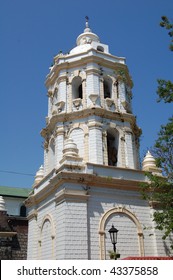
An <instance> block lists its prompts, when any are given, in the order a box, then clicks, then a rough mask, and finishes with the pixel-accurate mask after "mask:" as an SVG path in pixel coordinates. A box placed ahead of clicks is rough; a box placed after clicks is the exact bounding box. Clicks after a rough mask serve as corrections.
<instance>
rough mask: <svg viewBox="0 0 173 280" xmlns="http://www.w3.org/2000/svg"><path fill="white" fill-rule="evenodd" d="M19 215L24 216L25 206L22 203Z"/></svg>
mask: <svg viewBox="0 0 173 280" xmlns="http://www.w3.org/2000/svg"><path fill="white" fill-rule="evenodd" d="M20 216H21V217H26V207H25V205H22V206H21V207H20Z"/></svg>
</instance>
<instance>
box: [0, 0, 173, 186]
mask: <svg viewBox="0 0 173 280" xmlns="http://www.w3.org/2000/svg"><path fill="white" fill-rule="evenodd" d="M86 15H87V16H89V19H90V20H89V23H90V27H91V29H92V31H93V32H94V33H96V34H97V35H98V36H99V37H100V39H101V42H102V43H105V44H108V45H109V49H110V52H111V53H112V54H113V55H117V56H123V57H126V63H127V66H128V68H129V71H130V74H131V76H132V79H133V82H134V88H133V95H134V97H133V112H134V114H135V115H136V116H137V123H138V125H139V126H140V127H141V128H142V130H143V134H142V136H141V149H140V150H141V152H140V155H141V158H143V156H144V154H145V153H146V151H147V149H149V148H150V147H151V146H152V145H153V144H154V141H155V139H156V138H157V133H158V131H159V128H160V125H161V124H165V123H166V122H167V120H168V118H169V116H171V114H172V111H173V106H172V104H167V105H166V104H164V103H157V102H156V99H157V95H156V89H157V79H158V78H163V79H170V80H173V77H172V73H173V72H172V66H173V63H172V60H173V54H172V53H171V52H170V51H169V49H168V45H169V36H168V35H167V32H166V30H164V29H163V28H161V27H159V22H160V18H161V16H162V15H166V16H167V17H169V18H170V19H172V20H173V18H172V15H173V1H172V0H164V1H163V0H145V1H139V0H121V1H118V0H107V1H104V0H87V1H79V0H73V1H70V0H69V1H68V0H66V1H59V0H27V1H26V0H13V1H11V0H4V1H3V0H0V41H1V43H0V84H1V86H0V90H1V99H0V100H1V109H0V120H1V137H0V185H1V186H14V187H31V186H32V184H33V181H34V177H33V176H30V175H19V174H15V173H7V172H2V171H10V172H16V173H24V174H33V175H34V174H35V172H36V171H37V170H38V168H39V166H40V165H41V164H42V163H43V148H42V142H43V139H42V138H41V136H40V131H41V129H42V128H43V127H45V117H46V115H47V96H46V88H45V85H44V81H45V77H46V75H47V74H48V72H49V67H50V65H51V63H52V61H53V56H55V55H56V54H57V53H58V52H59V51H60V50H62V51H63V53H66V52H68V51H69V50H70V49H72V48H73V47H74V46H75V42H76V38H77V36H78V35H79V34H80V33H82V32H83V29H84V25H85V16H86Z"/></svg>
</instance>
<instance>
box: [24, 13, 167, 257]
mask: <svg viewBox="0 0 173 280" xmlns="http://www.w3.org/2000/svg"><path fill="white" fill-rule="evenodd" d="M45 84H46V88H47V95H48V115H47V117H46V125H45V128H43V129H42V131H41V135H42V137H43V138H44V163H43V165H41V167H40V169H39V170H38V171H37V173H36V176H35V182H34V184H33V191H32V193H31V194H30V196H29V198H28V199H27V201H26V206H27V207H28V208H29V209H28V212H29V215H28V220H29V235H28V259H85V260H86V259H108V258H109V255H108V252H109V251H110V250H111V249H112V247H111V244H110V240H109V237H108V235H109V234H108V233H109V229H110V227H111V226H112V224H114V225H115V227H116V229H118V243H117V248H118V250H119V252H120V253H121V258H125V257H128V256H144V255H148V256H152V255H157V254H158V252H159V254H160V255H164V248H165V247H164V245H163V246H162V245H160V244H161V243H159V242H160V241H159V242H157V240H160V239H159V235H158V233H157V232H155V233H154V234H151V232H150V229H151V228H154V224H153V219H152V215H153V213H154V210H153V209H152V208H151V207H149V205H148V204H147V202H146V201H144V200H142V198H141V193H140V191H141V188H140V183H141V182H146V181H147V178H146V176H145V172H144V171H145V170H148V171H151V172H157V173H158V172H159V171H158V170H157V168H156V166H155V164H154V159H153V158H152V156H151V154H149V153H148V155H147V156H146V157H145V159H144V163H143V170H141V169H140V166H139V137H140V134H141V129H140V128H138V126H137V124H136V118H135V116H134V115H133V110H132V87H133V82H132V79H131V77H130V74H129V71H128V67H127V65H126V62H125V58H123V57H118V56H115V55H112V54H111V53H110V52H109V46H108V45H106V44H103V43H101V41H100V38H99V37H98V35H96V34H95V33H93V32H92V31H91V28H90V26H89V22H88V17H86V22H85V29H84V32H83V33H82V34H80V35H79V36H78V37H77V39H76V47H74V48H73V49H71V50H70V52H69V53H67V54H63V53H62V52H60V53H59V54H58V55H56V56H55V57H54V63H53V65H52V66H51V67H50V72H49V74H48V75H47V77H46V82H45ZM143 225H146V230H145V231H143ZM144 235H145V238H144ZM156 236H157V238H156ZM127 237H128V238H127ZM159 250H160V251H159Z"/></svg>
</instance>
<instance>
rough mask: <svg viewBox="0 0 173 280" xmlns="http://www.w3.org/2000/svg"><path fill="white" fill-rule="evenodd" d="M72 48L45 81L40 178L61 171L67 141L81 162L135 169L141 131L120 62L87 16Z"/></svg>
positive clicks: (58, 58) (128, 79)
mask: <svg viewBox="0 0 173 280" xmlns="http://www.w3.org/2000/svg"><path fill="white" fill-rule="evenodd" d="M76 44H77V46H76V47H75V48H73V49H72V50H71V51H70V52H69V53H68V54H62V53H60V54H58V55H57V56H55V57H54V65H53V66H52V67H51V68H50V73H49V74H48V76H47V78H46V87H47V89H48V99H49V105H48V116H47V118H46V122H47V124H46V128H44V129H43V130H42V133H41V134H42V136H43V137H44V139H45V144H44V150H45V157H44V172H45V175H47V174H48V173H49V172H51V171H52V170H53V169H57V168H59V167H60V165H61V164H60V162H61V160H62V157H63V147H64V144H65V141H66V139H68V138H69V137H70V138H72V139H73V141H74V143H75V144H76V145H77V148H78V150H79V156H80V157H81V158H83V162H84V163H86V162H90V163H95V164H101V165H108V166H115V167H125V168H130V169H138V168H139V155H138V152H139V151H138V149H139V136H140V133H141V131H140V129H139V128H138V127H137V125H136V120H135V117H134V115H133V114H132V106H131V99H132V92H131V89H132V86H133V83H132V80H131V77H130V75H129V72H128V68H127V66H126V64H125V58H122V57H117V56H114V55H112V54H111V53H110V52H109V47H108V45H106V44H102V43H101V42H100V39H99V37H98V36H97V35H96V34H94V33H93V32H92V31H91V29H90V27H89V24H88V18H87V17H86V27H85V29H84V32H83V33H82V34H80V35H79V36H78V38H77V40H76Z"/></svg>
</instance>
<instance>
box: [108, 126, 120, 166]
mask: <svg viewBox="0 0 173 280" xmlns="http://www.w3.org/2000/svg"><path fill="white" fill-rule="evenodd" d="M107 155H108V165H110V166H117V161H118V133H117V131H116V130H115V129H114V130H113V129H112V130H108V131H107Z"/></svg>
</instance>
